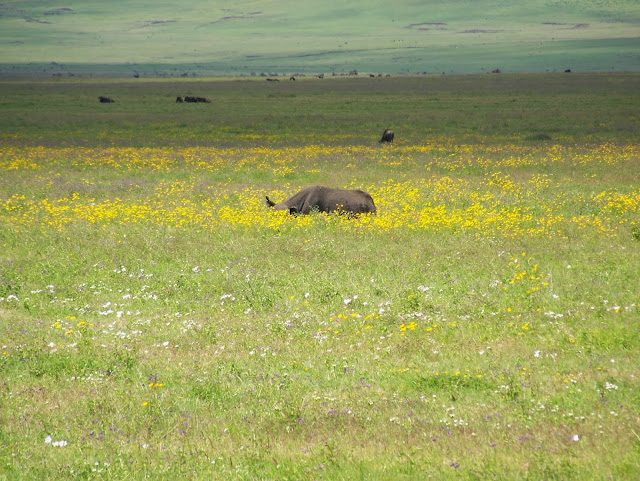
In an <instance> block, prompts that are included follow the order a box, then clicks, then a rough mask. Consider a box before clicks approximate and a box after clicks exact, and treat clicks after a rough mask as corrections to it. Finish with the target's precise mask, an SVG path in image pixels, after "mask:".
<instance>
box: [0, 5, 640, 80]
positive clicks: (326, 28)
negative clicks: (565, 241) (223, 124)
mask: <svg viewBox="0 0 640 481" xmlns="http://www.w3.org/2000/svg"><path fill="white" fill-rule="evenodd" d="M353 69H357V70H358V71H359V72H360V73H392V74H397V73H411V74H414V73H423V72H426V73H441V72H446V73H471V72H483V71H487V72H490V71H492V70H495V69H500V70H501V71H503V72H526V71H537V72H544V71H558V70H565V69H572V70H577V71H612V70H613V71H638V70H640V6H639V4H638V2H637V1H636V0H529V1H527V2H513V1H510V0H448V1H446V2H440V1H433V0H420V1H419V0H400V1H394V2H391V1H388V0H386V1H381V0H352V1H350V2H335V1H331V0H313V1H306V2H298V1H292V0H272V1H264V0H263V1H238V2H235V3H234V4H233V6H232V7H230V3H229V2H220V1H210V0H185V1H184V2H180V3H179V6H178V4H177V3H168V2H140V1H133V0H112V1H109V2H105V1H91V0H66V1H65V2H63V3H53V2H49V1H42V0H21V1H11V0H8V1H4V2H3V3H1V4H0V73H3V74H23V73H29V74H44V75H51V74H63V75H66V74H96V75H101V74H112V75H122V74H126V75H129V74H132V73H135V72H138V73H139V74H140V75H144V76H149V75H162V76H167V75H168V76H178V75H184V74H187V75H194V74H196V75H228V74H233V75H250V74H251V73H254V74H260V73H266V74H274V73H277V74H290V73H295V72H301V73H325V74H331V73H332V72H336V73H347V72H349V71H352V70H353Z"/></svg>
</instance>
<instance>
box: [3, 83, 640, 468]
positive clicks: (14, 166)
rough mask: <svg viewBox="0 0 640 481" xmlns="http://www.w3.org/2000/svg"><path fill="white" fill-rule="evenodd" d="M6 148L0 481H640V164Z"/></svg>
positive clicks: (455, 150) (600, 153) (558, 146)
mask: <svg viewBox="0 0 640 481" xmlns="http://www.w3.org/2000/svg"><path fill="white" fill-rule="evenodd" d="M299 83H301V84H302V83H303V82H299ZM225 85H226V84H225ZM221 88H222V87H221ZM224 88H231V87H228V86H225V87H224ZM295 88H298V87H295ZM358 88H360V87H358ZM123 91H124V90H123ZM236 95H237V97H236V100H237V99H242V100H241V101H242V102H246V103H247V104H250V103H253V102H254V99H253V98H252V97H251V96H250V95H249V94H246V95H247V98H244V97H242V95H245V94H241V93H237V92H236ZM297 95H301V94H300V93H298V94H297ZM344 95H345V96H346V95H347V94H344ZM348 95H351V96H355V98H357V95H358V92H355V93H354V92H350V93H348ZM345 98H346V97H345ZM343 100H344V99H343ZM605 107H606V105H605ZM127 108H132V107H127ZM381 108H382V107H381ZM406 108H407V109H408V108H409V107H406ZM470 108H471V107H470ZM121 114H122V113H119V114H118V115H121ZM25 115H26V114H25ZM33 115H36V114H35V113H34V114H33ZM101 121H102V120H101V119H97V120H96V121H95V122H97V123H99V122H101ZM15 122H16V123H15V131H16V132H18V131H19V130H20V129H22V128H23V127H22V126H20V125H18V121H17V120H16V121H15ZM34 122H35V121H34ZM523 122H524V123H526V122H527V119H526V118H525V119H524V120H523ZM35 123H36V124H38V122H35ZM48 128H50V129H52V131H54V130H55V128H54V127H52V126H51V127H50V126H48V124H47V123H46V122H44V123H43V124H42V125H41V128H40V129H36V128H34V129H33V134H34V136H36V137H37V136H43V137H44V136H46V135H45V133H46V131H47V129H48ZM89 128H93V127H91V126H90V127H89ZM139 128H140V129H141V132H143V131H144V129H147V131H148V132H150V135H153V132H154V130H153V129H152V128H151V126H150V124H149V125H148V124H144V123H143V125H142V126H141V127H139ZM325 128H326V129H329V127H325ZM42 129H44V132H45V133H43V130H42ZM97 130H100V129H97ZM97 130H96V131H97ZM3 135H4V137H2V138H3V139H4V140H3V144H2V146H1V149H0V333H1V336H0V406H2V409H0V426H2V429H0V479H53V478H56V479H77V478H82V479H123V478H128V479H146V478H154V479H176V478H177V477H189V478H192V479H247V480H250V479H251V480H253V479H367V480H369V479H390V478H393V479H429V478H433V479H448V478H455V479H488V478H498V479H610V478H613V479H632V478H634V477H636V476H637V475H638V473H640V461H639V459H640V458H639V457H638V452H639V451H638V450H639V449H640V448H639V446H640V438H639V437H638V435H639V434H640V416H639V414H638V413H639V412H640V397H639V396H638V393H639V392H640V378H639V376H640V371H639V370H638V366H639V365H640V336H639V332H640V331H639V329H640V312H639V308H638V305H639V304H640V290H638V288H637V287H636V284H637V277H638V272H640V254H639V249H638V246H639V245H640V244H639V242H640V213H639V207H640V146H638V144H637V142H634V141H631V140H629V139H628V138H626V137H623V136H621V137H620V138H615V136H611V135H606V136H602V137H601V138H594V137H590V138H588V139H583V140H576V139H575V138H569V137H560V136H558V138H557V139H555V140H554V139H553V138H544V139H541V140H526V139H524V140H523V139H522V138H520V137H516V136H512V135H508V134H506V133H505V134H504V135H500V136H498V135H493V136H480V135H477V136H474V137H473V138H471V137H469V136H467V135H462V134H461V135H460V136H455V135H448V134H446V133H444V132H443V133H440V134H438V135H431V136H429V137H428V138H426V137H425V138H424V139H423V140H422V141H415V140H408V138H412V139H415V138H418V137H419V135H418V133H416V132H413V133H410V134H409V135H408V136H407V137H408V138H403V135H402V134H400V135H398V134H396V135H397V136H398V139H397V141H396V144H395V145H380V144H377V143H376V142H375V140H377V139H375V140H374V142H371V143H366V142H361V141H358V140H354V139H355V137H354V138H351V137H350V136H349V135H350V134H347V135H345V134H342V133H340V134H338V133H336V134H335V136H331V135H329V134H326V135H324V136H323V137H322V141H319V140H318V138H316V137H313V138H312V137H305V136H304V135H301V136H300V139H298V140H297V141H296V142H290V141H289V140H288V139H287V138H286V136H280V137H279V136H278V133H277V132H275V133H271V134H269V135H268V136H264V137H261V136H260V135H258V134H255V135H254V134H251V135H250V137H251V138H250V139H249V138H247V139H245V140H244V141H238V142H236V145H218V146H216V145H212V144H207V143H206V142H203V143H202V145H192V146H187V145H183V144H182V143H179V144H177V145H175V144H172V143H171V142H157V140H158V138H156V141H149V143H148V145H120V144H119V143H118V144H116V143H110V142H102V141H100V139H89V140H88V141H86V142H80V141H75V142H68V143H64V142H57V141H56V142H44V141H28V140H26V136H24V137H23V135H22V134H20V135H15V136H12V134H11V132H9V133H6V132H5V134H3ZM158 135H159V136H160V137H161V136H162V135H164V134H158ZM240 135H241V134H238V136H240ZM242 135H244V134H242ZM238 138H239V137H238ZM161 140H162V139H161ZM163 143H164V144H166V145H160V144H163ZM205 144H206V145H205ZM311 184H321V185H328V186H332V187H340V188H360V189H363V190H366V191H367V192H369V193H370V194H371V195H372V197H373V199H374V201H375V203H376V206H377V214H375V215H363V216H359V217H355V218H352V217H348V216H340V215H333V214H332V215H327V214H319V213H315V214H310V215H307V216H303V215H300V216H290V215H288V214H286V213H284V212H282V211H273V210H271V209H269V208H268V207H267V206H266V205H265V195H268V196H269V197H270V198H271V199H274V200H276V201H279V200H282V199H284V198H286V197H288V196H290V195H292V194H294V193H295V192H297V191H298V190H299V189H300V188H302V187H304V186H307V185H311Z"/></svg>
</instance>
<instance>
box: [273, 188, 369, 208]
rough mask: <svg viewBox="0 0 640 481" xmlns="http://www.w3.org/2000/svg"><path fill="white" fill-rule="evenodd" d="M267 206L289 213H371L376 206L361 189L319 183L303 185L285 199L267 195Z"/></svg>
mask: <svg viewBox="0 0 640 481" xmlns="http://www.w3.org/2000/svg"><path fill="white" fill-rule="evenodd" d="M265 197H266V199H267V206H269V207H273V208H274V209H275V210H286V211H288V212H289V214H308V213H309V212H311V211H313V210H317V211H319V212H340V213H342V212H344V213H347V214H355V215H357V214H373V213H375V211H376V206H375V204H374V203H373V199H372V198H371V196H370V195H369V194H367V193H366V192H363V191H361V190H345V189H331V188H329V187H322V186H319V185H315V186H310V187H305V188H304V189H302V190H301V191H300V192H298V193H297V194H295V195H294V196H293V197H290V198H289V199H287V200H284V201H282V202H278V203H277V204H276V203H275V202H273V201H272V200H271V199H269V197H267V196H265Z"/></svg>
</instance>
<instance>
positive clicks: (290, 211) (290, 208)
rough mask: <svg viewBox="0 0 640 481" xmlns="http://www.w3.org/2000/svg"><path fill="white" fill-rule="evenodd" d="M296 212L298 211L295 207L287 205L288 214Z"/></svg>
mask: <svg viewBox="0 0 640 481" xmlns="http://www.w3.org/2000/svg"><path fill="white" fill-rule="evenodd" d="M297 213H298V208H297V207H289V214H297Z"/></svg>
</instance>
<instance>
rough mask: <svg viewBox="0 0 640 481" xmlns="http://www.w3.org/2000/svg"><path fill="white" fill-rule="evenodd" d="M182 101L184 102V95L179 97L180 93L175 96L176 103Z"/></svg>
mask: <svg viewBox="0 0 640 481" xmlns="http://www.w3.org/2000/svg"><path fill="white" fill-rule="evenodd" d="M182 102H184V97H181V96H180V95H178V96H177V97H176V103H177V104H179V103H182Z"/></svg>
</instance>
